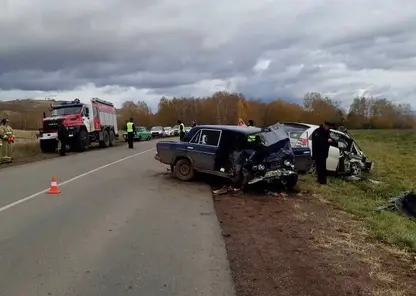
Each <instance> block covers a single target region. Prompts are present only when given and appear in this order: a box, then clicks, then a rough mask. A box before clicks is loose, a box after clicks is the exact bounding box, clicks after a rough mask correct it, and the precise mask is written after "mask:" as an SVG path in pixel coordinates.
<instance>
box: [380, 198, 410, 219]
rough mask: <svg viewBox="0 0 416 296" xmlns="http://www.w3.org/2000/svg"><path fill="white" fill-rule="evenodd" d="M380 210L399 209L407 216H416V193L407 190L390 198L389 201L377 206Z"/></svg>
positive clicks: (398, 210)
mask: <svg viewBox="0 0 416 296" xmlns="http://www.w3.org/2000/svg"><path fill="white" fill-rule="evenodd" d="M377 210H378V211H382V210H389V211H397V212H399V213H402V214H404V215H405V216H407V217H413V218H414V217H416V193H415V192H414V191H406V192H403V193H402V194H400V195H398V196H396V197H393V198H391V199H389V201H388V202H387V203H386V204H385V205H383V206H380V207H378V208H377Z"/></svg>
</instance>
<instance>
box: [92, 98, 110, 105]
mask: <svg viewBox="0 0 416 296" xmlns="http://www.w3.org/2000/svg"><path fill="white" fill-rule="evenodd" d="M91 102H93V103H100V104H104V105H107V106H111V107H114V104H113V103H111V102H108V101H105V100H102V99H99V98H92V99H91Z"/></svg>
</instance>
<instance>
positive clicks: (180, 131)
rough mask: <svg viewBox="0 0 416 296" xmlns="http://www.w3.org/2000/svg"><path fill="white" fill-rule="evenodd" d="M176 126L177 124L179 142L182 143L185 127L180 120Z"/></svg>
mask: <svg viewBox="0 0 416 296" xmlns="http://www.w3.org/2000/svg"><path fill="white" fill-rule="evenodd" d="M178 124H179V140H180V141H182V139H183V137H184V136H185V125H184V124H183V123H182V121H180V120H178Z"/></svg>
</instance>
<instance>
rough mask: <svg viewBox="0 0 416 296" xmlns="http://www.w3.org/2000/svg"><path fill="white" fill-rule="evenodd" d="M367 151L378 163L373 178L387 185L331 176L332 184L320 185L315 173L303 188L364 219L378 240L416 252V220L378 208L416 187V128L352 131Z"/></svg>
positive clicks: (303, 181) (306, 179)
mask: <svg viewBox="0 0 416 296" xmlns="http://www.w3.org/2000/svg"><path fill="white" fill-rule="evenodd" d="M351 133H352V135H353V136H354V137H355V139H356V140H357V142H358V144H359V145H360V146H361V148H362V149H363V151H364V152H365V153H366V154H367V156H368V157H369V159H371V160H374V161H375V162H376V164H375V167H374V171H373V172H372V174H371V178H372V179H374V180H378V181H382V182H383V184H373V183H370V182H366V181H344V180H340V179H337V178H333V179H330V186H327V187H317V186H315V185H314V182H313V180H312V179H313V178H314V177H313V176H310V175H309V176H305V177H304V178H303V179H302V180H301V183H300V187H303V188H305V187H306V188H307V189H308V190H310V191H312V192H313V193H317V194H320V195H322V196H323V197H324V198H325V199H327V200H329V201H331V202H333V203H334V205H336V206H337V207H339V208H341V209H342V210H345V211H347V212H349V213H352V214H354V215H356V216H357V217H360V218H362V219H363V220H364V222H365V224H366V225H367V226H368V229H369V230H370V231H369V233H370V235H371V236H373V237H374V238H376V239H379V240H381V241H385V242H388V243H392V244H395V245H397V246H399V247H401V248H405V249H407V250H410V251H416V219H409V218H407V217H404V216H401V215H400V214H397V213H392V212H387V211H383V212H377V211H376V208H377V207H378V206H380V205H382V204H383V203H385V202H386V201H387V200H388V199H389V198H391V197H394V196H397V195H399V194H400V193H402V192H403V191H405V190H411V189H414V188H415V187H416V182H415V180H416V165H415V164H416V153H414V150H413V147H414V145H415V143H416V131H396V130H372V131H370V130H360V131H353V132H351Z"/></svg>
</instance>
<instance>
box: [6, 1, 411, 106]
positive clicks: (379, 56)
mask: <svg viewBox="0 0 416 296" xmlns="http://www.w3.org/2000/svg"><path fill="white" fill-rule="evenodd" d="M0 38H1V39H0V40H1V42H0V100H7V99H14V98H26V97H45V96H57V97H59V98H60V99H67V98H68V99H70V98H73V97H79V98H89V97H92V96H99V97H101V98H104V99H108V100H112V101H113V102H115V103H117V104H118V105H120V104H121V102H123V101H125V100H144V101H146V102H147V103H149V105H150V106H152V107H154V108H155V107H156V106H157V103H158V100H159V98H160V97H161V96H163V95H165V96H188V95H193V96H203V95H210V94H212V93H213V92H214V91H217V90H229V91H239V92H242V93H244V94H245V95H247V96H249V97H261V98H275V97H283V98H286V99H299V98H302V97H303V95H304V93H306V92H308V91H318V92H321V93H325V94H328V95H330V96H331V97H334V98H336V99H338V100H340V101H342V102H343V103H344V104H345V105H348V103H349V102H350V101H351V99H352V98H353V97H354V96H356V95H361V94H368V95H373V96H385V97H387V98H389V99H391V100H393V101H396V102H408V103H411V104H412V106H413V107H414V108H416V84H415V77H416V3H415V1H414V0H394V1H393V0H388V1H387V0H255V1H254V0H228V1H224V0H180V1H178V0H89V1H85V0H71V1H59V0H37V1H36V0H0Z"/></svg>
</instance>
